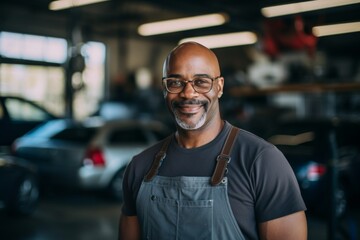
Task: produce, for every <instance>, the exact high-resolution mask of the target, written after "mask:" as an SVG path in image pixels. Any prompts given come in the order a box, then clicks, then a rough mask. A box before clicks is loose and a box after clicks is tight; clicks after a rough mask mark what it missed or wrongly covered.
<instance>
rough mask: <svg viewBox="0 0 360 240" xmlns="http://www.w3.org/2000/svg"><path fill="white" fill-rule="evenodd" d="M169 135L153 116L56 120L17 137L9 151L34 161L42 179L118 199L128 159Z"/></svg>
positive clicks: (167, 130)
mask: <svg viewBox="0 0 360 240" xmlns="http://www.w3.org/2000/svg"><path fill="white" fill-rule="evenodd" d="M169 134H170V130H169V129H168V127H167V126H166V125H164V124H162V123H161V122H158V121H153V120H136V119H135V120H134V119H115V120H108V121H104V120H103V119H99V118H97V117H94V118H89V119H86V120H84V121H81V122H77V121H74V120H68V119H58V120H51V121H49V122H47V123H46V124H44V125H41V126H39V127H37V128H35V129H34V130H32V131H30V132H29V133H27V134H25V135H24V136H22V137H20V138H18V139H17V140H16V141H15V142H14V144H13V147H12V149H13V153H14V155H15V156H18V157H23V158H26V159H28V160H29V161H31V162H32V163H34V164H35V165H36V166H37V167H38V169H39V174H40V177H41V179H42V180H43V181H44V182H46V183H50V184H54V185H58V186H64V187H75V188H78V189H84V190H106V192H107V193H110V195H111V196H112V197H113V198H114V199H116V200H119V201H121V200H122V179H123V173H124V171H125V168H126V166H127V164H128V163H129V161H130V160H131V159H132V157H133V156H134V155H135V154H137V153H139V152H141V151H142V150H144V149H145V148H147V147H149V146H150V145H152V144H154V143H156V142H157V141H159V140H161V139H163V138H165V137H166V136H168V135H169Z"/></svg>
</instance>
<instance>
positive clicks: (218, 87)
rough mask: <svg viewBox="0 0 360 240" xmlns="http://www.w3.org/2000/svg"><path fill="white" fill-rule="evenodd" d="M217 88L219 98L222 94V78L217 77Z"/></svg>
mask: <svg viewBox="0 0 360 240" xmlns="http://www.w3.org/2000/svg"><path fill="white" fill-rule="evenodd" d="M217 89H218V98H221V96H222V95H223V89H224V78H223V77H219V78H218V79H217Z"/></svg>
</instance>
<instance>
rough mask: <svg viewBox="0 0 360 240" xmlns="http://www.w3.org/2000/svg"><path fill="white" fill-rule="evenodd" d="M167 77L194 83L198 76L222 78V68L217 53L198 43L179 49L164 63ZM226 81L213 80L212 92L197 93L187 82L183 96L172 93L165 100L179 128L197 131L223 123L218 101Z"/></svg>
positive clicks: (179, 47) (183, 45)
mask: <svg viewBox="0 0 360 240" xmlns="http://www.w3.org/2000/svg"><path fill="white" fill-rule="evenodd" d="M163 70H164V71H163V76H164V77H176V78H178V79H181V80H192V79H194V78H195V77H201V76H203V77H204V76H207V77H210V78H215V77H218V76H220V67H219V63H218V60H217V58H216V56H215V54H214V53H213V52H212V51H210V50H209V49H207V48H206V47H204V46H202V45H200V44H197V43H184V44H182V45H180V46H178V47H177V48H175V49H174V50H173V51H172V52H171V53H170V54H169V56H168V58H167V59H166V61H165V63H164V69H163ZM223 84H224V79H223V78H222V77H220V78H217V79H216V80H214V81H213V87H212V89H211V90H210V91H209V92H208V93H203V94H200V93H197V92H196V91H195V90H194V88H193V86H192V85H191V83H187V84H186V85H185V87H184V89H183V91H182V92H180V93H176V94H175V93H168V92H166V90H164V97H165V100H166V103H167V106H168V108H169V110H170V112H171V113H172V114H173V116H174V118H175V121H176V123H177V125H178V126H179V127H180V128H182V129H184V130H196V129H200V128H201V127H203V126H206V125H209V123H211V122H212V121H220V120H221V119H220V110H219V101H218V98H219V97H220V96H221V94H222V90H223Z"/></svg>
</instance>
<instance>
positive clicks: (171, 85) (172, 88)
mask: <svg viewBox="0 0 360 240" xmlns="http://www.w3.org/2000/svg"><path fill="white" fill-rule="evenodd" d="M220 77H221V76H218V77H214V78H211V77H202V76H201V77H195V78H194V79H192V80H182V79H179V78H176V77H164V78H162V80H163V84H164V86H165V89H166V91H168V92H169V93H181V92H182V91H183V90H184V88H185V86H186V84H187V83H188V82H189V83H191V86H192V87H193V89H194V90H195V91H196V92H197V93H201V94H202V93H208V92H210V90H211V89H212V87H213V82H214V80H216V79H218V78H220Z"/></svg>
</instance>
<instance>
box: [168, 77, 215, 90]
mask: <svg viewBox="0 0 360 240" xmlns="http://www.w3.org/2000/svg"><path fill="white" fill-rule="evenodd" d="M169 78H174V79H176V77H163V78H162V83H163V86H164V88H165V89H166V91H167V92H168V93H173V94H178V93H181V92H182V91H184V89H185V86H186V84H187V83H190V84H191V86H192V88H193V89H194V91H195V92H197V93H200V94H205V93H208V92H210V91H211V89H212V88H213V86H214V81H215V80H217V79H219V78H221V76H217V77H213V78H211V77H206V78H208V79H210V80H211V86H210V88H209V90H208V91H205V92H199V91H197V90H196V89H195V86H194V80H196V78H194V79H190V80H181V82H183V83H185V84H183V86H182V88H181V91H176V92H172V91H170V90H169V89H168V87H167V84H166V79H169ZM198 78H200V77H198Z"/></svg>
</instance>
